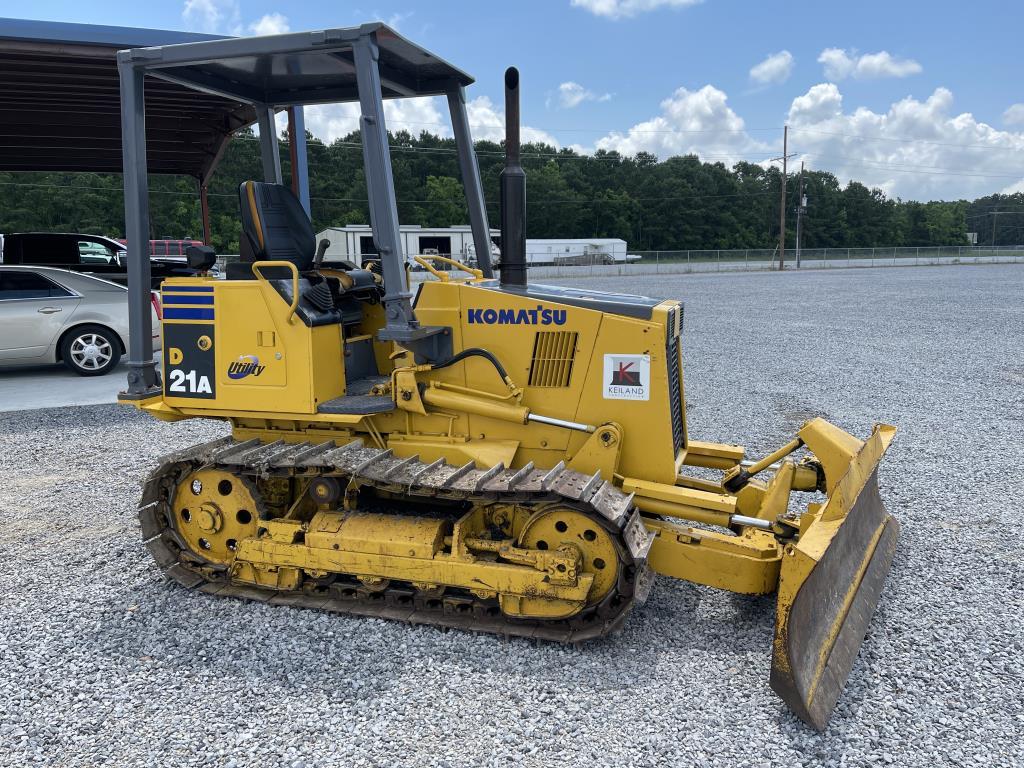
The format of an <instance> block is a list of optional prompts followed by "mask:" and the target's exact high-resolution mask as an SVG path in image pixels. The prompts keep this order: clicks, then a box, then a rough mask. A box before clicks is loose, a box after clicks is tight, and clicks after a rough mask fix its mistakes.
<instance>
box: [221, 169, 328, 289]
mask: <svg viewBox="0 0 1024 768" xmlns="http://www.w3.org/2000/svg"><path fill="white" fill-rule="evenodd" d="M238 198H239V203H240V207H241V210H242V238H241V242H240V243H239V249H240V255H241V259H242V262H243V263H244V264H245V269H246V270H248V271H249V275H251V274H252V271H251V268H250V267H249V265H250V264H252V263H253V262H254V261H290V262H291V263H292V264H294V265H295V266H296V268H297V269H298V270H299V272H308V271H310V270H311V269H312V268H313V257H314V256H315V255H316V233H315V232H314V231H313V224H312V223H311V222H310V220H309V216H307V215H306V211H305V209H304V208H303V207H302V203H300V202H299V199H298V198H297V197H295V195H294V194H292V191H291V190H290V189H288V187H286V186H284V185H283V184H271V183H268V182H263V181H244V182H242V184H241V186H240V187H239V188H238ZM273 272H277V273H282V277H287V276H288V274H290V273H289V272H288V270H286V269H284V268H280V269H277V270H268V274H267V276H268V277H271V276H273V277H276V276H277V275H274V274H272V273H273Z"/></svg>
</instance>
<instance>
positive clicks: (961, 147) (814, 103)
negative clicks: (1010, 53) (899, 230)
mask: <svg viewBox="0 0 1024 768" xmlns="http://www.w3.org/2000/svg"><path fill="white" fill-rule="evenodd" d="M842 102H843V99H842V95H841V94H840V92H839V88H838V87H837V86H836V85H834V84H832V83H822V84H820V85H815V86H813V87H812V88H810V89H809V90H808V91H807V93H805V94H803V95H802V96H798V97H796V98H795V99H793V102H792V105H791V106H790V110H789V115H788V123H789V125H790V137H789V146H790V149H792V150H794V151H796V152H798V153H799V154H800V155H801V156H803V158H804V159H806V160H807V161H808V163H809V164H810V166H811V167H812V168H818V169H822V170H828V171H832V172H833V173H835V174H836V175H837V176H838V177H839V178H840V180H841V181H844V182H845V181H846V180H849V179H851V178H852V179H855V180H857V181H860V182H862V183H864V184H866V185H868V186H875V187H880V188H881V189H883V190H885V191H886V192H887V193H889V194H890V195H895V196H899V197H904V198H908V199H915V200H929V199H956V198H960V197H965V198H970V197H976V196H979V195H983V194H988V193H991V192H992V191H994V190H995V189H999V188H1002V187H1005V186H1008V185H1012V184H1013V183H1014V182H1015V181H1016V179H1015V178H1014V176H1015V175H1016V174H1015V173H1014V171H1013V170H1012V168H1013V167H1014V166H1013V165H1012V163H1013V161H1014V158H1015V157H1018V156H1020V153H1022V152H1024V133H1020V132H1013V131H1000V130H997V129H996V128H993V127H992V126H990V125H987V124H986V123H983V122H980V121H978V120H976V119H975V118H974V116H973V115H971V114H970V113H967V112H965V113H961V114H956V113H955V112H953V110H952V107H953V94H952V93H951V92H950V91H949V90H947V89H946V88H937V89H936V90H935V91H934V92H933V93H932V94H931V96H929V97H928V98H927V99H925V100H923V101H921V100H918V99H915V98H912V97H907V98H905V99H902V100H900V101H898V102H895V103H894V104H892V105H891V106H890V107H889V109H888V110H887V111H886V112H881V113H879V112H874V111H872V110H870V109H867V108H865V107H858V108H856V109H854V110H853V111H851V112H847V111H844V109H843V103H842ZM1019 167H1020V166H1019V165H1018V166H1017V168H1019Z"/></svg>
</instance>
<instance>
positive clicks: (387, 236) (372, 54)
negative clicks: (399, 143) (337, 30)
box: [352, 35, 419, 338]
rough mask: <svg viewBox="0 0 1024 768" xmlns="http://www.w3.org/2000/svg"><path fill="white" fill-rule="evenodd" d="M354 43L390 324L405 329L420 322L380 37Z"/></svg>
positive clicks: (376, 240)
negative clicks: (410, 288)
mask: <svg viewBox="0 0 1024 768" xmlns="http://www.w3.org/2000/svg"><path fill="white" fill-rule="evenodd" d="M352 48H353V52H354V53H355V61H356V80H357V83H358V90H359V107H360V113H361V114H360V117H359V128H360V132H361V133H362V137H363V167H364V169H365V172H366V191H367V195H368V198H369V203H370V226H371V228H372V230H373V239H374V243H375V244H376V245H377V249H378V252H379V253H380V261H381V267H382V270H383V272H384V310H385V316H386V328H387V329H388V330H398V331H406V330H409V329H413V328H416V327H417V326H418V325H419V324H418V323H417V322H416V319H415V316H414V315H413V313H412V305H411V304H410V302H409V294H408V293H406V292H404V291H403V289H404V288H405V274H404V272H405V270H404V267H405V258H404V256H403V255H402V246H401V240H400V236H399V233H398V206H397V204H396V203H395V180H394V177H393V176H392V175H391V153H390V149H389V147H388V131H387V127H386V126H385V124H384V102H383V98H382V96H381V86H380V68H379V66H378V58H379V56H380V51H379V49H378V48H377V43H376V42H375V41H374V40H373V39H372V38H371V37H370V36H367V35H363V36H361V37H360V38H359V39H358V40H357V41H356V42H355V43H354V44H353V46H352ZM382 338H383V337H382Z"/></svg>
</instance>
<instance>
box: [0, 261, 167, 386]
mask: <svg viewBox="0 0 1024 768" xmlns="http://www.w3.org/2000/svg"><path fill="white" fill-rule="evenodd" d="M152 296H153V298H152V302H151V307H152V309H151V312H152V313H153V349H154V351H155V350H158V349H160V335H159V334H160V318H159V313H160V308H159V300H158V298H157V294H156V293H154V294H153V295H152ZM127 349H128V290H127V289H126V288H125V287H124V286H121V285H118V284H117V283H111V282H109V281H107V280H101V279H99V278H96V277H90V276H89V275H83V274H81V273H78V272H69V271H67V270H64V269H53V268H50V267H16V266H4V265H2V264H0V367H6V366H22V365H44V364H47V363H60V362H63V363H64V365H66V366H67V367H68V368H70V369H71V370H72V371H74V372H75V373H77V374H80V375H82V376H100V375H102V374H104V373H108V372H109V371H111V370H113V369H114V367H115V366H116V365H117V363H118V361H119V360H120V359H121V356H122V355H123V354H124V353H125V351H126V350H127Z"/></svg>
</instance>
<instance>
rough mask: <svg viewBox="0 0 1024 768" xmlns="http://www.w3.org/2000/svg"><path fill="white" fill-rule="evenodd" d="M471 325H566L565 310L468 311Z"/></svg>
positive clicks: (538, 308) (543, 308) (538, 307)
mask: <svg viewBox="0 0 1024 768" xmlns="http://www.w3.org/2000/svg"><path fill="white" fill-rule="evenodd" d="M466 313H467V315H468V316H469V324H470V325H565V313H566V311H565V310H564V309H547V308H545V307H543V306H539V305H538V306H537V308H536V309H482V308H481V309H467V310H466Z"/></svg>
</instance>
